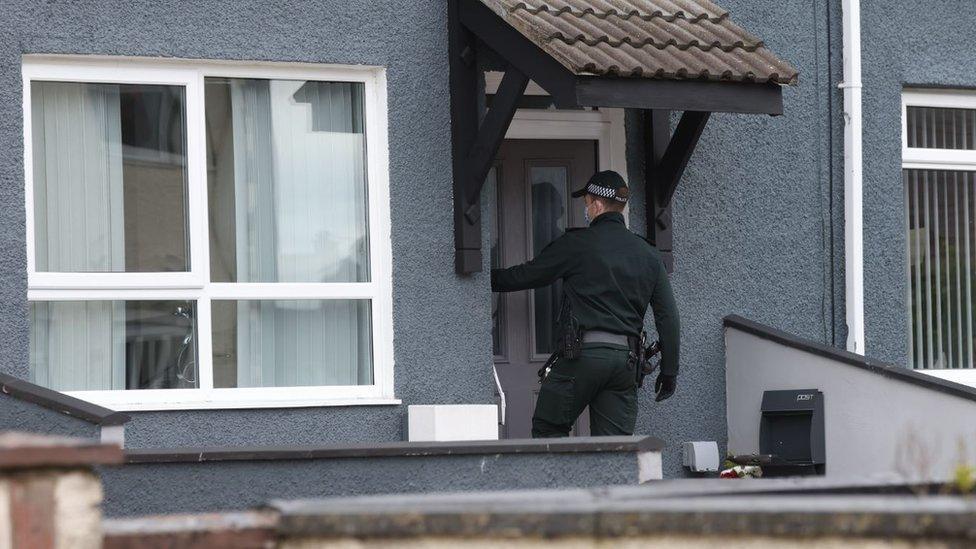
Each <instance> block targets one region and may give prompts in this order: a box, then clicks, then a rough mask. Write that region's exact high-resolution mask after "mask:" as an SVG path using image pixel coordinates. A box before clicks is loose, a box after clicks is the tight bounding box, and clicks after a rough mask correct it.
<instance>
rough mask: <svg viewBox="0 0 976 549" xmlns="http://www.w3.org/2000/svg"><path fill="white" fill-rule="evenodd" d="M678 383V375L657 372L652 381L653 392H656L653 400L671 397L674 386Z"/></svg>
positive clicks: (658, 400)
mask: <svg viewBox="0 0 976 549" xmlns="http://www.w3.org/2000/svg"><path fill="white" fill-rule="evenodd" d="M677 384H678V376H669V375H667V374H658V376H657V380H656V381H655V382H654V392H655V393H657V398H655V399H654V400H655V401H657V402H661V401H662V400H667V399H669V398H671V395H673V394H674V388H675V386H676V385H677Z"/></svg>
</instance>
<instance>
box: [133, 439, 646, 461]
mask: <svg viewBox="0 0 976 549" xmlns="http://www.w3.org/2000/svg"><path fill="white" fill-rule="evenodd" d="M663 449H664V442H663V441H662V440H661V439H659V438H656V437H648V436H632V437H628V436H622V437H572V438H553V439H511V440H478V441H466V442H457V441H451V442H375V443H369V444H354V445H323V446H265V447H247V448H163V449H157V448H151V449H129V450H126V453H125V457H126V462H127V463H185V462H205V461H207V462H212V461H264V460H289V459H328V458H357V457H359V458H366V457H410V456H461V455H475V454H565V453H590V452H656V451H661V450H663Z"/></svg>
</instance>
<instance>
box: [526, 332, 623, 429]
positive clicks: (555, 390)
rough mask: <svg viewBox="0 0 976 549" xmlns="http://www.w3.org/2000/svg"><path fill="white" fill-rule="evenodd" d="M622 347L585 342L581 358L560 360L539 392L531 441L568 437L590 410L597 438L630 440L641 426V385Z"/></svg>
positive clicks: (591, 427) (591, 421)
mask: <svg viewBox="0 0 976 549" xmlns="http://www.w3.org/2000/svg"><path fill="white" fill-rule="evenodd" d="M628 356H629V350H628V349H627V347H625V346H622V345H613V344H609V343H584V344H583V348H582V351H581V353H580V357H579V358H577V359H574V360H566V359H562V358H561V359H559V360H558V361H557V362H556V364H555V365H554V366H553V367H552V370H551V371H550V372H549V375H548V376H547V377H546V379H545V380H543V382H542V387H541V388H540V389H539V399H538V400H537V401H536V404H535V414H534V415H533V416H532V437H533V438H546V437H564V436H568V435H569V431H570V429H572V428H573V423H574V422H575V421H576V418H578V417H579V415H580V414H581V413H583V409H585V408H586V407H587V406H589V407H590V434H592V435H593V436H609V435H632V434H634V424H635V423H636V421H637V380H636V379H635V372H634V370H633V369H631V368H629V367H628V366H627V358H628Z"/></svg>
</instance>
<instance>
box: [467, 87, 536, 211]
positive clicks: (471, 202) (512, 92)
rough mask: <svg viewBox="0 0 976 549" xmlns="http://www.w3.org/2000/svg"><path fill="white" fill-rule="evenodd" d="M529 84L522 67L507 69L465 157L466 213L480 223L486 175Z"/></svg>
mask: <svg viewBox="0 0 976 549" xmlns="http://www.w3.org/2000/svg"><path fill="white" fill-rule="evenodd" d="M528 83H529V77H527V76H525V75H524V74H523V73H521V72H520V71H519V70H518V69H514V68H509V69H508V70H507V71H505V76H503V77H502V82H501V84H499V85H498V91H497V92H495V97H494V99H492V101H491V108H490V109H489V110H488V113H487V114H485V118H484V120H482V122H481V127H480V128H479V129H478V136H477V137H476V138H475V142H474V146H473V147H471V151H470V152H469V153H468V157H467V160H465V172H464V173H465V175H464V179H465V180H464V186H465V203H466V204H467V205H468V209H467V210H465V212H464V216H465V217H466V218H467V220H468V221H469V222H470V223H476V222H477V221H478V220H480V219H481V201H480V196H481V188H482V187H483V186H484V184H485V177H487V176H488V171H489V170H490V169H491V165H492V162H493V161H494V160H495V155H496V154H497V153H498V147H500V146H501V144H502V140H503V139H505V132H506V131H508V126H509V125H510V124H511V123H512V118H513V117H514V116H515V111H516V110H517V109H518V104H519V99H521V98H522V94H523V93H524V92H525V87H526V86H527V85H528Z"/></svg>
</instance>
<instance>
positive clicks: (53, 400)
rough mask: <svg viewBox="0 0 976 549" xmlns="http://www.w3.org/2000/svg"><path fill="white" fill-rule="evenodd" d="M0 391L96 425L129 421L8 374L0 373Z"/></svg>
mask: <svg viewBox="0 0 976 549" xmlns="http://www.w3.org/2000/svg"><path fill="white" fill-rule="evenodd" d="M0 391H2V392H3V393H5V394H8V395H10V396H12V397H14V398H17V399H19V400H23V401H26V402H32V403H34V404H37V405H38V406H43V407H45V408H48V409H51V410H54V411H56V412H61V413H62V414H65V415H69V416H72V417H76V418H78V419H83V420H85V421H87V422H89V423H93V424H96V425H101V426H110V425H122V424H124V423H126V422H128V421H129V416H128V415H127V414H123V413H122V412H116V411H115V410H109V409H108V408H103V407H101V406H98V405H97V404H92V403H91V402H87V401H84V400H81V399H78V398H75V397H71V396H68V395H66V394H64V393H60V392H58V391H54V390H51V389H48V388H47V387H41V386H40V385H36V384H34V383H31V382H29V381H25V380H23V379H19V378H16V377H13V376H11V375H8V374H3V373H0Z"/></svg>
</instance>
